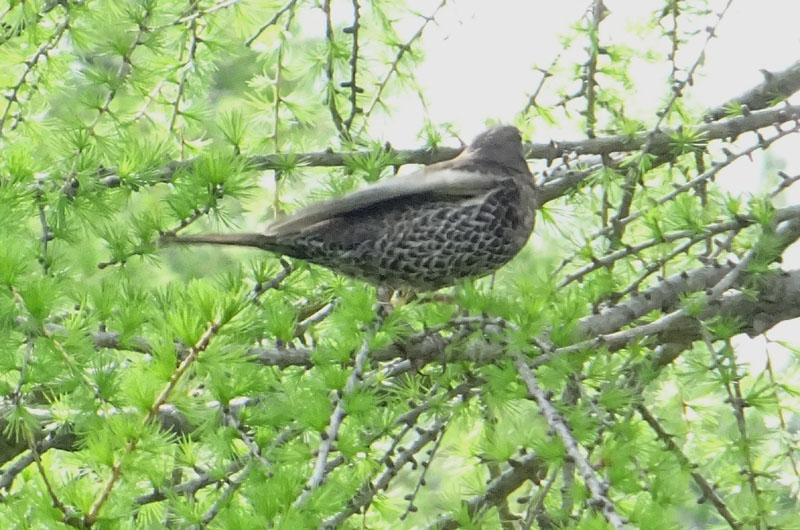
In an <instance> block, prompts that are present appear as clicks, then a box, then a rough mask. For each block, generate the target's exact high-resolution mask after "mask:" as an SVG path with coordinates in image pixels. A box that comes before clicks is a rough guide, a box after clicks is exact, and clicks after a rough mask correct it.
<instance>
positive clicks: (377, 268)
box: [162, 125, 539, 292]
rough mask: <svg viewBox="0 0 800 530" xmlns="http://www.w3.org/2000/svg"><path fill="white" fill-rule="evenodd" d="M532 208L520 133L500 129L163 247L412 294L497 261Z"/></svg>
mask: <svg viewBox="0 0 800 530" xmlns="http://www.w3.org/2000/svg"><path fill="white" fill-rule="evenodd" d="M538 206H539V194H538V189H537V186H536V185H535V183H534V179H533V175H532V174H531V171H530V169H529V168H528V164H527V162H526V161H525V156H524V149H523V144H522V137H521V135H520V132H519V130H518V129H517V128H516V127H514V126H511V125H501V126H496V127H492V128H490V129H488V130H486V131H484V132H483V133H481V134H479V135H478V136H477V137H476V138H475V139H474V140H473V141H472V142H471V143H470V144H469V145H468V146H467V147H466V148H465V149H464V150H463V151H462V152H461V153H460V154H459V155H458V156H457V157H455V158H453V159H451V160H447V161H443V162H438V163H435V164H431V165H428V166H425V167H423V168H422V169H420V170H418V171H416V172H413V173H409V174H406V175H401V176H394V177H390V178H386V179H383V180H380V181H378V182H376V183H374V184H371V185H367V186H366V187H364V188H362V189H360V190H358V191H355V192H352V193H349V194H346V195H343V196H341V197H338V198H333V199H329V200H326V201H322V202H319V203H316V204H311V205H309V206H307V207H305V208H302V209H299V210H297V211H295V212H294V213H292V214H290V215H287V216H284V217H279V218H277V219H275V220H274V221H272V222H271V223H269V224H267V225H266V226H265V228H264V229H263V231H261V232H259V233H233V234H200V235H185V236H176V235H174V234H172V233H167V234H165V235H163V236H162V243H164V244H212V245H236V246H247V247H256V248H260V249H262V250H266V251H269V252H273V253H276V254H281V255H284V256H288V257H291V258H299V259H302V260H306V261H308V262H311V263H314V264H317V265H321V266H323V267H327V268H328V269H331V270H333V271H335V272H337V273H341V274H344V275H346V276H350V277H353V278H357V279H360V280H363V281H366V282H368V283H371V284H374V285H377V286H379V287H384V288H385V287H389V288H391V289H398V290H401V289H407V290H411V291H415V292H420V291H430V290H436V289H439V288H442V287H446V286H451V285H454V284H455V283H457V282H459V281H460V280H462V279H469V278H479V277H481V276H485V275H487V274H490V273H493V272H495V271H496V270H497V269H499V268H500V267H502V266H503V265H505V264H506V263H507V262H509V261H510V260H511V259H512V258H514V256H516V255H517V253H519V251H520V250H521V249H522V248H523V247H524V246H525V244H526V243H527V241H528V238H529V237H530V235H531V233H532V231H533V226H534V219H535V212H536V209H537V208H538Z"/></svg>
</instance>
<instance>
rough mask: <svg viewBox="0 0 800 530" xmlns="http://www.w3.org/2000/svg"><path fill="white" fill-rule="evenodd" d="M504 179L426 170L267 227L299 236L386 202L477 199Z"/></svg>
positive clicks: (274, 232) (269, 231)
mask: <svg viewBox="0 0 800 530" xmlns="http://www.w3.org/2000/svg"><path fill="white" fill-rule="evenodd" d="M500 180H503V177H502V176H499V175H492V174H491V173H481V172H475V171H464V170H459V169H449V168H447V169H445V168H443V169H438V168H437V169H433V168H431V167H428V168H424V169H422V170H420V171H416V172H414V173H410V174H408V175H402V176H398V177H392V178H389V179H386V180H382V181H380V182H376V183H375V184H371V185H369V186H367V187H365V188H363V189H361V190H359V191H356V192H353V193H350V194H347V195H344V196H342V197H338V198H335V199H330V200H327V201H323V202H321V203H318V204H312V205H310V206H308V207H306V208H302V209H300V210H298V211H296V212H294V213H293V214H291V215H289V216H287V217H284V218H280V219H276V220H275V221H273V222H272V223H270V224H269V225H267V227H266V230H265V233H266V234H267V235H287V234H291V233H297V232H300V231H302V230H303V229H305V228H307V227H309V226H311V225H314V224H316V223H319V222H322V221H325V220H327V219H331V218H333V217H336V216H341V215H345V214H348V213H351V212H356V211H358V210H362V209H364V208H369V207H371V206H375V205H376V204H379V203H381V202H385V201H395V200H398V199H404V198H405V199H407V198H410V197H412V196H428V197H430V198H431V199H433V198H434V197H435V198H437V199H439V200H442V199H443V198H453V199H456V198H462V197H473V196H476V195H480V194H482V193H484V192H485V191H486V190H488V189H491V188H493V187H495V186H497V183H498V181H500Z"/></svg>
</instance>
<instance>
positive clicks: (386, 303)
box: [378, 285, 394, 315]
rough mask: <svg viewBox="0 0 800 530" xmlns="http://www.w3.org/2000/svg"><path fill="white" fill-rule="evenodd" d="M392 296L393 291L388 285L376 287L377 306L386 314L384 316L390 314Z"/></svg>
mask: <svg viewBox="0 0 800 530" xmlns="http://www.w3.org/2000/svg"><path fill="white" fill-rule="evenodd" d="M393 295H394V289H392V288H391V287H389V286H388V285H379V286H378V306H379V307H380V308H381V309H383V311H385V312H386V314H387V315H388V314H390V313H391V312H392V309H393V307H392V296H393Z"/></svg>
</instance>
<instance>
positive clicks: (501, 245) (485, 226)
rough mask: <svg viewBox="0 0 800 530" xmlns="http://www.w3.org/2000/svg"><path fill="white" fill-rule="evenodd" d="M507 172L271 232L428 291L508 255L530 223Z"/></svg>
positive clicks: (485, 269) (367, 274)
mask: <svg viewBox="0 0 800 530" xmlns="http://www.w3.org/2000/svg"><path fill="white" fill-rule="evenodd" d="M532 189H533V188H532V185H531V186H530V187H529V188H528V187H527V186H525V184H524V183H521V182H517V179H514V178H510V177H509V178H506V179H502V180H501V181H499V182H498V185H497V186H495V187H494V188H492V189H490V190H487V191H485V192H484V193H482V194H481V195H478V196H475V197H469V198H460V199H458V200H447V199H444V198H436V197H426V196H411V197H403V198H401V199H397V200H395V201H384V202H382V203H380V204H377V205H374V206H372V207H368V208H363V209H360V210H358V211H357V212H353V213H349V214H347V213H346V214H344V215H340V216H336V217H333V218H331V219H328V220H326V221H324V222H321V223H318V224H317V225H314V226H312V227H309V228H307V229H306V230H304V231H303V233H302V234H292V235H290V236H287V237H286V238H281V237H277V238H276V244H277V245H279V246H281V247H284V248H286V249H288V250H284V252H285V253H287V254H289V255H292V256H294V257H297V258H301V259H306V260H308V261H311V262H313V263H317V264H319V265H323V266H325V267H328V268H330V269H333V270H336V271H339V272H341V273H344V274H347V275H349V276H354V277H358V278H361V279H364V280H367V281H369V282H371V283H375V284H381V285H390V286H393V287H412V288H415V289H422V290H426V289H434V288H438V287H441V286H444V285H449V284H452V283H453V282H454V281H455V280H457V279H459V278H463V277H478V276H483V275H485V274H488V273H490V272H492V271H494V270H496V269H497V268H499V267H500V266H502V265H503V264H505V263H506V262H508V261H509V260H510V259H511V258H513V257H514V256H515V255H516V254H517V253H518V252H519V250H520V249H521V248H522V246H523V245H524V244H525V242H526V241H527V239H528V236H529V235H530V233H531V230H532V229H533V208H531V206H530V205H529V204H524V203H525V202H526V201H525V200H524V199H525V197H526V196H527V195H528V194H530V193H532Z"/></svg>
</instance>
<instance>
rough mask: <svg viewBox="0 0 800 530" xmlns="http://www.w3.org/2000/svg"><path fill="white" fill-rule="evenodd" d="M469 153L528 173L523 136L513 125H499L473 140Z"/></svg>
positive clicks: (468, 149)
mask: <svg viewBox="0 0 800 530" xmlns="http://www.w3.org/2000/svg"><path fill="white" fill-rule="evenodd" d="M467 152H468V153H470V154H472V155H473V156H476V157H479V158H481V159H483V160H487V161H491V162H494V163H497V164H501V165H504V166H506V167H509V168H511V169H516V170H519V171H520V172H522V173H528V171H529V170H528V164H527V162H525V152H524V150H523V147H522V136H521V135H520V132H519V129H517V128H516V127H514V126H513V125H499V126H497V127H492V128H491V129H488V130H486V131H484V132H482V133H481V134H479V135H478V136H476V137H475V139H474V140H472V143H471V144H469V147H467Z"/></svg>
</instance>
